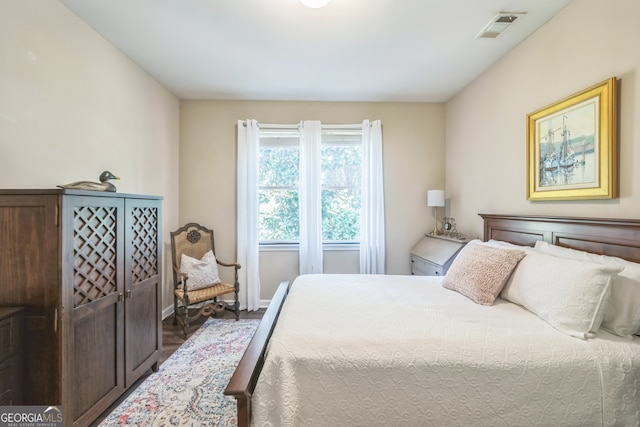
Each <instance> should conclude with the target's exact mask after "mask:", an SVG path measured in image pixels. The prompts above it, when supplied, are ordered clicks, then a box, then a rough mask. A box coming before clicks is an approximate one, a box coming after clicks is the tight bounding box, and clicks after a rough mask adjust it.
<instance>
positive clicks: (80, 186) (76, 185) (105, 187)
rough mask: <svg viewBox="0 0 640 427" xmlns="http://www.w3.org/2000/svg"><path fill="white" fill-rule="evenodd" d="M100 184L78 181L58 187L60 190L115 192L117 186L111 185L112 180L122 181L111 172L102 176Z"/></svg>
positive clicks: (105, 172) (103, 173) (106, 172)
mask: <svg viewBox="0 0 640 427" xmlns="http://www.w3.org/2000/svg"><path fill="white" fill-rule="evenodd" d="M99 179H100V182H93V181H76V182H71V183H69V184H65V185H58V187H60V188H70V189H74V190H91V191H110V192H115V191H116V186H115V185H113V184H112V183H110V182H109V181H110V180H112V179H120V178H119V177H117V176H115V175H114V174H112V173H111V172H109V171H104V172H102V173H101V174H100V178H99Z"/></svg>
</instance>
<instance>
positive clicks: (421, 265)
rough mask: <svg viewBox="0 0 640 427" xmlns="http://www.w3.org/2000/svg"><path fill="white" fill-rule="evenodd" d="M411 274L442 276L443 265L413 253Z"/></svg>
mask: <svg viewBox="0 0 640 427" xmlns="http://www.w3.org/2000/svg"><path fill="white" fill-rule="evenodd" d="M411 274H413V275H416V276H442V275H443V269H442V266H441V265H437V264H434V263H432V262H429V261H427V260H425V259H422V258H420V257H417V256H415V255H413V256H412V257H411Z"/></svg>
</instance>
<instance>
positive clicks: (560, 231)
mask: <svg viewBox="0 0 640 427" xmlns="http://www.w3.org/2000/svg"><path fill="white" fill-rule="evenodd" d="M480 216H481V217H482V218H483V219H484V240H485V241H486V240H490V239H495V240H504V241H506V242H511V243H515V244H518V245H529V246H533V245H535V243H536V241H537V240H544V241H546V242H549V243H552V244H554V245H558V246H564V247H567V248H573V249H578V250H582V251H587V252H592V253H596V254H602V255H609V256H616V257H620V258H624V259H626V260H628V261H633V262H640V220H635V219H631V220H630V219H600V218H570V217H547V216H521V215H492V214H480Z"/></svg>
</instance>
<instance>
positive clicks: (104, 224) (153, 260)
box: [0, 189, 162, 426]
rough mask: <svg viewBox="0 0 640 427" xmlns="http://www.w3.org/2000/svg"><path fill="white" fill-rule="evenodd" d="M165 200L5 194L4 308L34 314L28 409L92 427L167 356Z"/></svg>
mask: <svg viewBox="0 0 640 427" xmlns="http://www.w3.org/2000/svg"><path fill="white" fill-rule="evenodd" d="M161 203H162V200H161V198H160V197H154V196H143V195H134V194H122V193H103V192H92V191H79V190H67V189H45V190H0V305H3V306H8V305H20V306H27V307H28V310H27V311H26V314H25V318H24V336H25V346H24V350H25V352H26V353H25V354H26V358H25V361H26V365H27V366H28V372H26V379H25V387H24V390H23V391H24V393H23V397H24V401H25V404H27V405H62V406H63V407H64V418H65V425H68V426H71V425H78V426H86V425H89V424H90V423H91V422H92V421H93V420H94V419H95V418H96V417H97V416H99V415H100V414H101V413H102V412H103V411H104V410H105V409H107V408H108V407H109V406H110V405H111V404H112V403H113V402H115V401H116V400H117V398H118V397H119V396H120V395H122V393H123V392H124V391H125V390H126V389H127V388H128V387H130V386H131V385H132V384H133V383H134V382H135V381H136V380H137V379H138V378H140V377H141V376H142V375H143V374H144V373H145V372H146V371H148V370H149V369H153V370H157V368H158V361H159V358H160V355H161V352H162V324H161V319H162V314H161V310H162V303H161V295H162V289H161V288H162V279H161V259H162V257H161V248H162V244H161V237H160V235H161V223H162V222H161Z"/></svg>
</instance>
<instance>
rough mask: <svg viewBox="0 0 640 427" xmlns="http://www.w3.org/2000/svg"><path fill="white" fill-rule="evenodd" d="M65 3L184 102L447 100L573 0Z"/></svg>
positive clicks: (119, 0) (116, 0)
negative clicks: (485, 35) (493, 31)
mask: <svg viewBox="0 0 640 427" xmlns="http://www.w3.org/2000/svg"><path fill="white" fill-rule="evenodd" d="M60 1H61V3H63V4H64V5H66V6H67V7H68V8H69V9H70V10H71V11H73V12H74V13H75V14H76V15H78V16H79V17H80V18H81V19H82V20H83V21H84V22H86V23H87V24H88V25H89V26H91V27H92V28H94V29H95V30H96V31H97V32H98V33H100V34H101V35H102V36H104V37H105V38H106V39H107V40H109V41H110V42H111V43H113V44H114V45H115V46H116V47H117V48H118V49H119V50H120V51H122V52H123V53H124V54H125V55H127V56H128V57H129V58H131V59H132V60H133V61H134V62H135V63H137V64H138V65H139V66H140V67H141V68H142V69H144V70H145V71H146V72H148V73H149V74H150V75H152V76H153V77H154V78H155V79H157V80H158V81H159V82H161V83H162V84H163V85H164V86H166V87H167V88H168V89H169V90H170V91H171V92H172V93H174V94H175V95H176V96H178V97H179V98H181V99H241V100H288V101H292V100H304V101H395V102H444V101H447V100H448V99H449V98H451V97H452V96H453V95H455V94H456V93H457V92H459V91H460V90H461V89H462V88H464V87H465V86H466V85H467V84H469V83H470V82H471V81H472V80H473V79H474V78H475V77H477V76H478V75H479V74H481V73H482V72H483V71H484V70H486V69H487V68H489V67H490V66H491V65H492V64H494V63H495V62H496V61H497V60H498V59H499V58H500V57H502V56H503V55H504V54H505V53H507V52H508V51H509V50H511V49H512V48H513V47H515V46H516V45H517V44H518V43H520V42H521V41H522V40H524V39H525V38H526V37H527V36H529V35H530V34H531V33H533V32H534V31H535V30H536V29H538V28H539V27H540V26H541V25H542V24H544V23H545V22H546V21H548V20H549V19H550V18H551V17H552V16H553V15H554V14H556V13H557V12H558V11H560V10H561V9H562V8H563V7H564V6H566V5H567V4H568V3H569V2H570V1H571V0H331V2H330V3H329V5H327V6H326V7H324V8H321V9H310V8H307V7H305V6H303V5H302V4H301V3H300V1H299V0H60ZM499 12H526V14H525V15H524V16H522V17H521V18H519V19H517V20H516V21H515V22H514V23H513V25H511V27H510V28H508V29H507V30H506V31H505V32H504V33H503V34H502V35H500V37H498V38H495V39H477V38H476V35H477V34H478V33H479V32H480V31H481V30H482V29H483V28H484V27H485V26H486V25H487V24H488V23H489V22H490V21H491V20H492V18H494V17H495V16H496V15H497V14H498V13H499Z"/></svg>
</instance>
